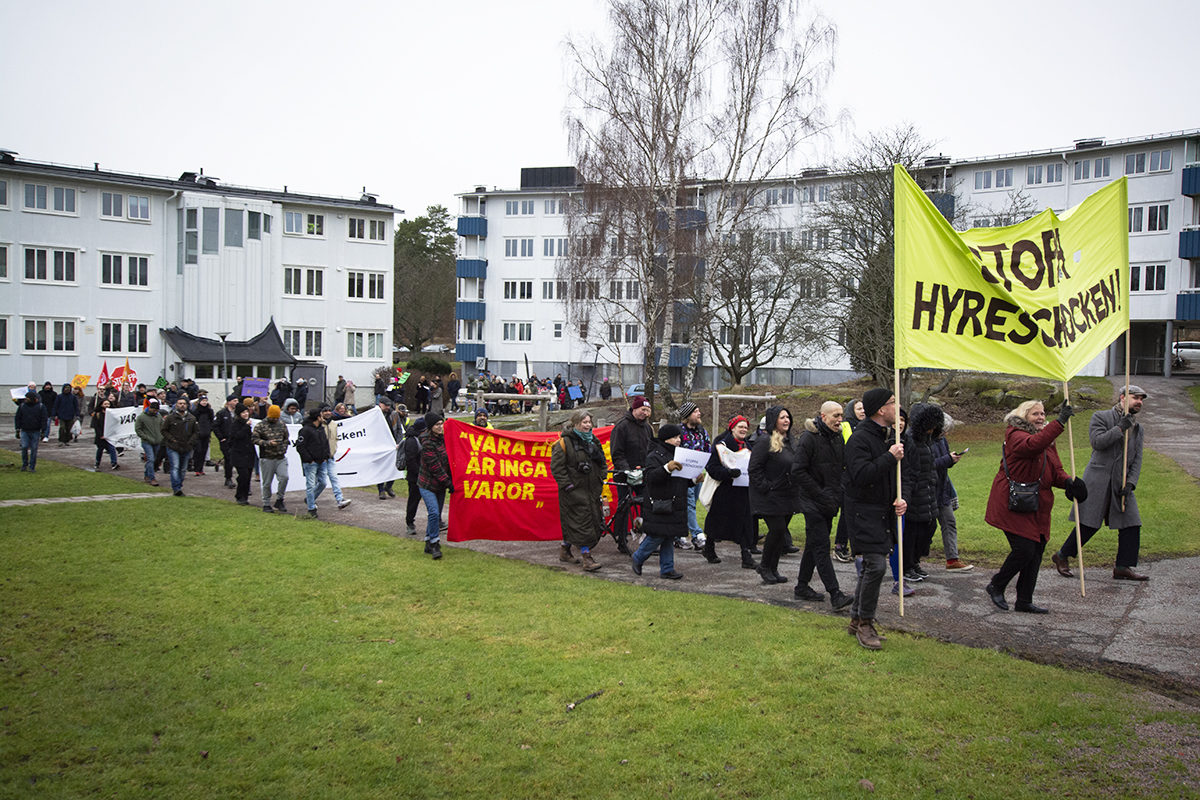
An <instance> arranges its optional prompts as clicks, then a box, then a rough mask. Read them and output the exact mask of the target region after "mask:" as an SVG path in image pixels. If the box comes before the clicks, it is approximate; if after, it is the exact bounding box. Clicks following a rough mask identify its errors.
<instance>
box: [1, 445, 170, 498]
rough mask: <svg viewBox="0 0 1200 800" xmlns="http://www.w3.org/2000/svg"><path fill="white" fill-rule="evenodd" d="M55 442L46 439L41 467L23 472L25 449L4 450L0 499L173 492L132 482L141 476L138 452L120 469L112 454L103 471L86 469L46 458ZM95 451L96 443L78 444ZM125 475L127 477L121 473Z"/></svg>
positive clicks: (2, 452)
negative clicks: (111, 463) (114, 466)
mask: <svg viewBox="0 0 1200 800" xmlns="http://www.w3.org/2000/svg"><path fill="white" fill-rule="evenodd" d="M54 444H55V443H54V442H42V446H41V447H40V448H38V463H37V471H36V472H34V473H32V474H31V473H28V472H21V453H20V451H19V450H18V451H17V452H15V453H14V452H13V451H11V450H0V500H27V499H29V498H31V497H85V496H87V495H94V494H129V493H130V492H169V491H170V487H167V488H165V489H164V488H162V487H159V488H155V487H153V486H147V485H146V484H144V483H130V482H129V481H128V480H127V479H128V478H135V479H136V478H140V477H141V475H142V467H143V464H142V463H141V461H139V460H138V458H137V454H136V453H134V454H133V455H132V456H130V455H129V454H126V456H125V458H124V459H123V460H122V463H121V470H120V472H115V473H114V472H109V471H108V456H107V455H105V456H104V461H103V462H101V469H102V470H103V471H102V472H86V471H84V470H79V469H76V468H75V467H70V466H67V465H66V464H60V463H58V462H56V461H51V460H50V459H48V458H44V457H43V456H44V455H47V452H46V450H47V448H48V447H53V446H54ZM71 446H72V447H87V448H88V450H89V451H91V452H95V445H93V444H87V445H82V444H75V445H71ZM118 476H123V477H118Z"/></svg>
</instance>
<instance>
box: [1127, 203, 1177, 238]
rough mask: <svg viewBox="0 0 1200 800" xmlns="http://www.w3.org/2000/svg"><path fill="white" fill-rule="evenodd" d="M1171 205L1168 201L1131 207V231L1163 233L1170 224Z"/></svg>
mask: <svg viewBox="0 0 1200 800" xmlns="http://www.w3.org/2000/svg"><path fill="white" fill-rule="evenodd" d="M1169 210H1170V206H1169V205H1168V204H1166V203H1155V204H1153V205H1148V206H1130V207H1129V232H1130V233H1161V232H1163V231H1165V230H1167V228H1168V225H1169Z"/></svg>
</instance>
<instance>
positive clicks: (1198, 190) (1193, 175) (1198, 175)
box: [1180, 164, 1200, 197]
mask: <svg viewBox="0 0 1200 800" xmlns="http://www.w3.org/2000/svg"><path fill="white" fill-rule="evenodd" d="M1180 193H1181V194H1182V195H1183V196H1184V197H1196V196H1198V195H1200V164H1195V165H1193V166H1190V167H1184V168H1183V187H1182V189H1181V190H1180Z"/></svg>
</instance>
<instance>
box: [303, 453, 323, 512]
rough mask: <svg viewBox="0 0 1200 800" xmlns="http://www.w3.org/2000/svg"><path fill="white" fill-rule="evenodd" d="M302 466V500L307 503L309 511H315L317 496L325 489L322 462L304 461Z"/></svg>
mask: <svg viewBox="0 0 1200 800" xmlns="http://www.w3.org/2000/svg"><path fill="white" fill-rule="evenodd" d="M302 466H303V468H304V500H305V502H306V503H307V504H308V510H309V511H316V510H317V498H318V497H320V496H321V492H322V490H324V489H325V471H324V470H323V469H322V467H323V466H324V462H320V461H306V462H305V463H304V464H303V465H302Z"/></svg>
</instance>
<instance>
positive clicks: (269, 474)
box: [258, 458, 288, 506]
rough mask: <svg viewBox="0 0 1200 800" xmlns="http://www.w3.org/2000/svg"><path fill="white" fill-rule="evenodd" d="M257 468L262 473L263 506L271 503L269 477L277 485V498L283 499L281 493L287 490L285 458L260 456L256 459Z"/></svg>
mask: <svg viewBox="0 0 1200 800" xmlns="http://www.w3.org/2000/svg"><path fill="white" fill-rule="evenodd" d="M258 467H259V470H261V474H262V478H261V480H262V501H263V505H264V506H269V505H271V479H272V478H274V479H275V480H276V481H277V483H278V485H279V499H280V500H283V493H284V492H286V491H287V485H288V470H287V459H286V458H262V459H259V461H258Z"/></svg>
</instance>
